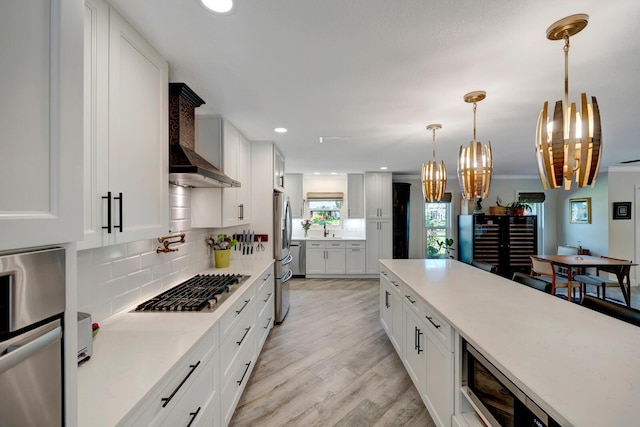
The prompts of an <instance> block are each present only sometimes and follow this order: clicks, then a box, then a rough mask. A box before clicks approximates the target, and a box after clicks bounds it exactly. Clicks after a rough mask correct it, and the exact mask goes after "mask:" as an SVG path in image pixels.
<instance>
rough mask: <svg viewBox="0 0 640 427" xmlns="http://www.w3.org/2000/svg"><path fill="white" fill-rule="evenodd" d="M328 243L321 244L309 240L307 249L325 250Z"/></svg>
mask: <svg viewBox="0 0 640 427" xmlns="http://www.w3.org/2000/svg"><path fill="white" fill-rule="evenodd" d="M326 243H327V242H319V241H317V240H308V241H307V249H309V248H318V249H324V248H325V247H326V246H325V244H326Z"/></svg>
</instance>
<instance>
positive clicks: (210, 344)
mask: <svg viewBox="0 0 640 427" xmlns="http://www.w3.org/2000/svg"><path fill="white" fill-rule="evenodd" d="M215 331H216V333H207V334H206V335H205V336H204V337H203V338H202V339H201V340H200V342H199V343H198V344H196V346H195V348H194V350H192V351H191V352H189V354H188V355H187V356H186V357H185V358H183V359H182V360H181V361H180V362H178V363H177V364H176V365H175V366H174V368H173V369H172V370H171V372H170V373H169V374H168V377H167V378H166V379H165V380H164V381H162V382H161V383H160V384H158V386H157V387H156V388H155V389H156V390H157V391H156V392H155V393H154V394H153V396H152V397H151V398H149V400H148V401H147V402H146V403H144V404H143V406H142V409H141V410H140V413H139V415H138V416H136V415H134V416H132V417H131V418H130V420H129V422H125V424H124V425H152V424H158V423H159V422H160V421H161V420H163V419H164V418H165V417H167V415H168V414H169V413H170V412H171V411H172V410H173V408H174V407H176V405H177V403H178V401H179V400H180V399H181V398H182V396H184V394H185V392H186V390H187V389H188V388H189V387H190V386H191V384H193V383H194V380H195V379H196V378H197V377H199V376H200V375H201V374H202V373H203V372H202V371H203V368H204V366H205V365H206V361H207V358H208V357H210V354H211V350H212V349H213V348H214V338H215V340H216V342H217V341H218V337H217V328H215ZM215 345H216V346H217V344H215Z"/></svg>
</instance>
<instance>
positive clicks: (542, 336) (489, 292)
mask: <svg viewBox="0 0 640 427" xmlns="http://www.w3.org/2000/svg"><path fill="white" fill-rule="evenodd" d="M382 263H383V264H384V265H385V266H386V267H387V268H389V270H390V271H391V272H392V273H394V274H395V275H396V276H398V278H399V279H401V280H402V281H403V282H405V283H408V284H409V285H410V286H411V288H412V289H414V290H415V291H416V293H418V295H419V296H421V297H422V298H423V299H424V300H425V301H426V302H428V304H429V305H431V306H432V307H433V308H435V310H436V311H438V312H439V313H440V315H442V316H443V317H444V318H445V319H446V320H448V321H449V323H451V324H452V326H453V327H454V328H455V329H456V330H457V331H458V332H459V333H460V335H461V336H462V337H463V338H464V339H466V340H467V341H468V342H470V343H471V344H472V345H473V346H474V347H475V348H476V349H477V350H479V351H480V352H481V353H482V354H483V355H484V356H485V357H486V358H487V359H488V360H489V361H490V362H492V363H493V364H494V365H496V366H497V367H498V368H499V369H500V370H501V371H502V372H503V373H504V374H505V375H507V376H508V377H509V378H510V379H511V380H512V381H513V382H514V383H515V384H516V385H517V386H518V387H519V388H521V389H522V390H523V391H524V392H525V393H526V394H528V395H529V396H530V397H531V398H532V399H533V400H535V401H536V403H538V405H540V406H541V407H542V408H544V409H545V410H546V411H547V412H548V413H549V414H550V415H551V416H552V417H553V418H555V419H556V420H557V421H558V422H560V423H561V424H562V425H566V426H569V425H572V426H632V425H638V423H639V422H640V421H639V420H640V328H638V327H636V326H633V325H631V324H628V323H625V322H622V321H619V320H617V319H614V318H610V317H608V316H605V315H602V314H600V313H597V312H595V311H593V310H590V309H587V308H584V307H582V306H580V305H578V304H573V303H570V302H568V301H566V300H562V299H560V298H556V297H552V296H550V295H548V294H545V293H543V292H540V291H537V290H534V289H531V288H529V287H527V286H524V285H519V284H516V282H512V281H511V280H509V279H505V278H503V277H500V276H497V275H495V274H491V273H488V272H485V271H482V270H480V269H478V268H475V267H472V266H470V265H467V264H464V263H461V262H458V261H455V260H382Z"/></svg>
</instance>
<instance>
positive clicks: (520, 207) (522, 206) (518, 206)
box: [507, 200, 531, 216]
mask: <svg viewBox="0 0 640 427" xmlns="http://www.w3.org/2000/svg"><path fill="white" fill-rule="evenodd" d="M507 208H509V210H510V211H511V214H512V215H518V216H522V215H524V213H525V212H526V211H529V212H531V205H529V204H527V203H526V202H525V201H520V200H518V201H515V202H512V203H510V204H509V205H507Z"/></svg>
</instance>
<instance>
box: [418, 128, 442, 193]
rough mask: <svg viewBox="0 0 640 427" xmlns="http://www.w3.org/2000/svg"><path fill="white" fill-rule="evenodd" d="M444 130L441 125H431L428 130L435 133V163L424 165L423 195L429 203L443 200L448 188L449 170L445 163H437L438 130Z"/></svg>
mask: <svg viewBox="0 0 640 427" xmlns="http://www.w3.org/2000/svg"><path fill="white" fill-rule="evenodd" d="M437 129H442V125H441V124H431V125H428V126H427V130H430V131H432V132H433V161H431V160H430V161H429V162H427V163H426V164H425V163H423V164H422V194H423V195H424V198H425V200H427V201H428V202H439V201H440V200H442V196H443V195H444V190H445V188H446V187H447V170H446V169H445V167H444V161H442V162H441V163H440V164H438V162H437V161H436V130H437Z"/></svg>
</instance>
